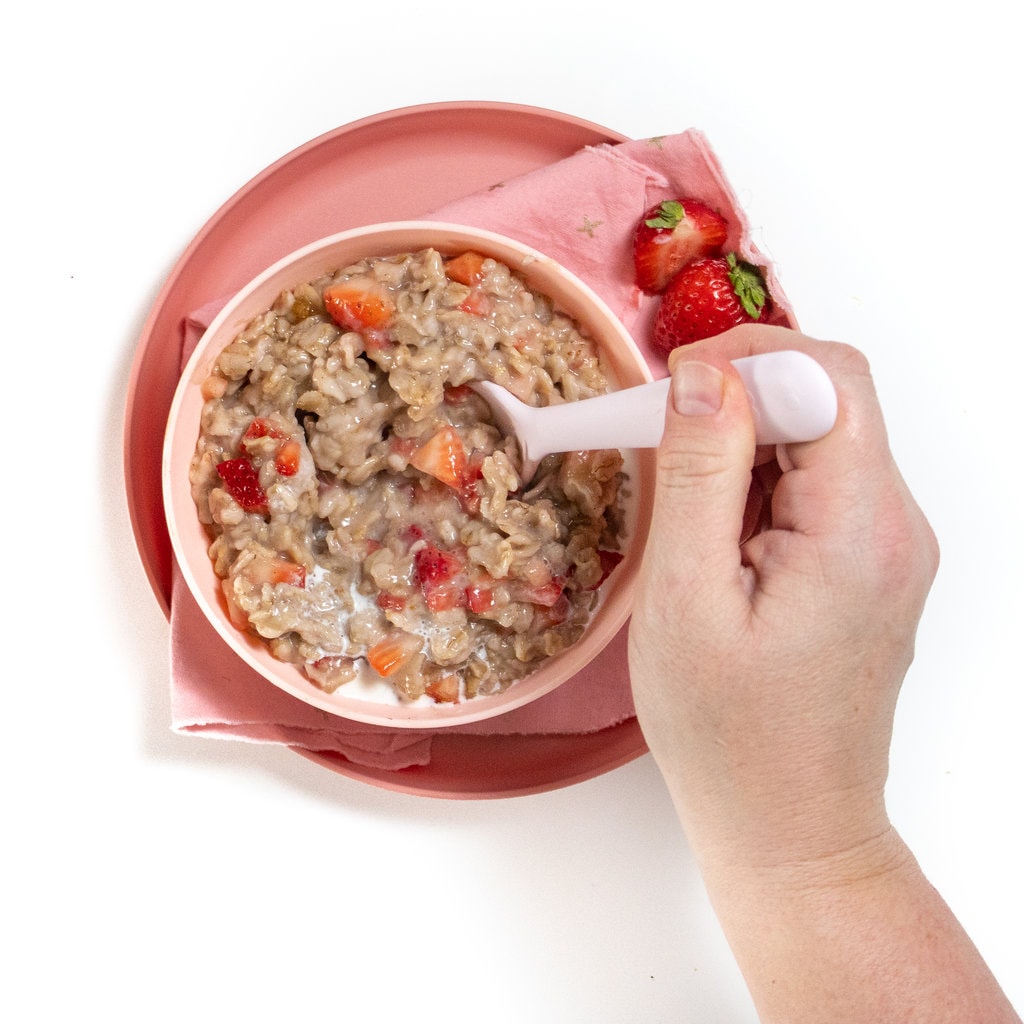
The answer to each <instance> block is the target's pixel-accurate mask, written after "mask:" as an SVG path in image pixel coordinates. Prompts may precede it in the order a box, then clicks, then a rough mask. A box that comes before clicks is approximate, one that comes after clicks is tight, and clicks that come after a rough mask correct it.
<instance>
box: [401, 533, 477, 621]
mask: <svg viewBox="0 0 1024 1024" xmlns="http://www.w3.org/2000/svg"><path fill="white" fill-rule="evenodd" d="M413 560H414V566H415V571H414V576H415V581H416V583H418V584H419V588H420V590H421V591H422V593H423V597H424V600H425V601H426V602H427V607H428V608H429V609H430V610H431V611H432V612H442V611H447V610H448V609H450V608H461V607H464V606H465V605H466V603H467V600H468V598H467V596H466V586H465V582H464V580H463V579H462V576H463V569H464V566H463V563H462V559H461V558H460V557H459V556H458V555H457V554H456V553H455V552H454V551H442V550H441V549H440V548H436V547H433V546H432V545H427V546H426V547H424V548H420V550H419V551H417V552H416V554H415V555H414V556H413Z"/></svg>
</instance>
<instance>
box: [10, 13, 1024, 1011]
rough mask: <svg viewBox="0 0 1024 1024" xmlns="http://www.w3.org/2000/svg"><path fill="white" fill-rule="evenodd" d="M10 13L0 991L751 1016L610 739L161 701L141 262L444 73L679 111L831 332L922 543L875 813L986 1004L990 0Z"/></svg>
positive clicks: (1005, 492)
mask: <svg viewBox="0 0 1024 1024" xmlns="http://www.w3.org/2000/svg"><path fill="white" fill-rule="evenodd" d="M29 6H30V5H19V11H18V12H17V13H13V14H12V13H11V12H8V13H7V14H6V15H5V22H6V24H5V28H4V39H5V41H4V47H3V49H4V58H3V60H2V61H0V85H2V97H3V98H2V101H0V102H2V110H3V139H4V150H3V152H4V158H3V164H4V171H5V173H4V179H3V186H2V188H0V197H2V198H0V203H2V213H3V222H2V247H0V251H2V255H0V260H2V267H3V295H4V300H5V314H6V315H5V317H4V338H3V345H2V351H3V353H4V363H3V367H4V372H3V375H2V378H0V381H2V383H0V387H2V388H3V395H4V405H3V408H4V414H3V426H2V432H0V436H2V438H3V445H2V450H3V462H2V474H3V495H4V500H3V503H2V508H3V511H2V513H0V514H2V516H3V537H4V570H5V571H4V584H5V585H4V597H3V605H2V608H3V626H4V640H5V644H4V647H5V656H4V665H5V667H4V669H3V676H4V695H5V699H4V704H3V722H4V729H3V731H4V736H3V740H2V742H0V758H2V767H3V773H2V780H3V804H2V806H3V822H4V828H3V832H4V836H5V838H4V839H3V841H2V842H3V847H4V852H5V857H4V862H5V864H6V867H5V868H4V874H3V896H2V908H0V931H2V932H3V933H5V936H4V937H5V938H6V939H7V942H6V943H5V945H6V947H7V952H6V953H5V956H4V962H3V975H4V980H3V983H2V985H0V1013H2V1015H3V1016H4V1018H5V1019H9V1020H17V1021H29V1020H31V1021H44V1020H45V1021H53V1020H61V1019H63V1020H71V1019H78V1018H79V1017H80V1016H82V1015H84V1014H85V1013H86V1012H87V1011H88V1010H93V1011H96V1012H97V1014H98V1018H99V1019H104V1020H108V1021H122V1020H132V1021H134V1020H141V1019H147V1020H155V1021H159V1020H191V1021H200V1022H205V1021H221V1020H249V1021H263V1020H285V1019H290V1020H295V1019H315V1020H342V1019H345V1020H351V1019H355V1020H370V1019H373V1020H381V1021H400V1020H403V1019H406V1018H407V1017H409V1018H416V1019H419V1018H421V1017H422V1015H423V1014H425V1013H433V1012H435V1011H436V1012H437V1014H438V1017H439V1019H440V1014H441V1013H442V1012H443V1014H444V1016H445V1018H446V1019H448V1020H453V1021H467V1022H468V1021H479V1020H485V1021H489V1022H506V1021H509V1022H511V1021H523V1020H531V1021H535V1022H537V1024H575V1022H586V1024H619V1022H636V1021H644V1022H662V1021H664V1022H668V1021H672V1022H715V1024H717V1022H725V1021H737V1022H749V1021H753V1020H754V1019H755V1017H754V1014H753V1010H752V1008H751V1005H750V1002H749V999H748V996H747V994H746V990H745V988H744V986H743V982H742V979H741V977H740V976H739V974H738V972H737V970H736V968H735V966H734V965H733V962H732V960H731V958H730V955H729V951H728V949H727V947H726V945H725V943H724V941H723V939H722V937H721V934H720V932H719V930H718V927H717V924H716V922H715V920H714V918H713V916H712V914H711V913H710V910H709V907H708V905H707V902H706V899H705V895H704V892H703V889H702V887H701V883H700V880H699V878H698V876H697V875H696V872H695V870H694V865H693V861H692V859H691V856H690V853H689V851H688V849H687V845H686V842H685V839H684V837H683V836H682V835H681V833H680V830H679V828H678V825H677V823H676V821H675V819H674V817H673V814H672V809H671V807H670V804H669V801H668V799H667V797H666V795H665V792H664V789H663V787H662V783H661V780H660V778H659V776H658V774H657V772H656V769H655V767H654V765H653V763H652V762H651V760H650V758H649V757H647V756H645V757H643V758H641V759H639V760H637V761H635V762H634V763H632V764H630V765H628V766H627V767H625V768H622V769H619V770H617V771H615V772H612V773H610V774H607V775H604V776H602V777H600V778H597V779H595V780H592V781H590V782H586V783H583V784H580V785H577V786H573V787H570V788H566V789H560V790H556V791H554V792H550V793H546V794H542V795H536V796H528V797H522V798H516V799H511V800H499V801H483V802H448V801H439V800H431V799H424V798H418V797H413V796H405V795H397V794H394V793H390V792H385V791H383V790H380V789H377V788H375V787H371V786H369V785H366V784H364V783H361V782H356V781H352V780H349V779H346V778H342V777H340V776H337V775H335V774H333V773H330V772H327V771H326V770H324V769H322V768H320V767H317V766H315V765H313V764H311V763H309V762H307V761H306V760H305V759H302V758H300V757H298V756H296V755H295V754H293V753H290V752H289V751H287V750H282V749H274V748H269V747H267V748H263V747H255V746H251V745H243V744H230V743H224V742H220V741H211V740H200V739H186V738H181V737H177V736H174V735H172V734H171V733H170V731H169V728H168V715H169V709H168V696H167V691H168V656H167V640H168V627H167V624H166V622H165V620H164V617H163V614H162V612H161V610H160V608H159V606H158V604H157V602H156V600H155V598H154V597H153V594H152V592H151V590H150V588H149V584H148V583H147V581H146V578H145V574H144V572H143V569H142V565H141V561H140V559H139V557H138V554H137V551H136V548H135V546H134V541H133V536H132V533H131V529H130V525H129V521H128V514H127V509H126V502H125V497H124V487H123V477H122V471H121V451H122V447H121V446H122V427H123V411H124V399H125V390H126V384H127V380H128V374H129V370H130V365H131V360H132V356H133V352H134V348H135V345H136V343H137V339H138V336H139V332H140V330H141V328H142V325H143V322H144V320H145V317H146V314H147V312H148V310H149V308H150V306H151V304H152V302H153V301H154V299H155V297H156V295H157V292H158V290H159V287H160V285H161V284H162V282H163V279H164V278H165V276H166V274H167V273H168V272H169V271H170V269H171V268H172V266H173V265H174V263H175V261H176V260H177V258H178V256H179V255H180V253H181V252H182V250H183V249H184V248H185V246H186V245H187V244H188V242H189V240H190V239H191V238H192V236H193V235H194V234H195V233H196V231H198V230H199V228H200V227H201V226H202V225H203V224H204V223H205V221H206V220H207V218H208V217H210V216H211V215H212V214H213V213H214V211H215V210H216V209H217V208H218V207H219V206H220V204H221V203H222V202H223V201H225V200H226V199H227V198H228V197H229V196H230V195H232V194H233V193H234V192H235V190H236V189H238V188H239V187H241V186H242V185H244V184H245V183H246V182H247V181H248V180H249V179H250V178H251V177H252V176H253V175H255V174H256V173H258V172H259V171H260V170H262V169H263V168H264V167H265V166H266V165H268V164H269V163H271V162H273V161H275V160H276V159H278V158H279V157H280V156H282V155H284V154H285V153H287V152H289V151H290V150H292V149H293V148H295V147H296V146H298V145H300V144H302V143H304V142H306V141H307V140H309V139H311V138H314V137H316V136H318V135H320V134H322V133H324V132H326V131H329V130H331V129H333V128H335V127H337V126H339V125H342V124H346V123H348V122H350V121H353V120H356V119H358V118H361V117H364V116H367V115H370V114H374V113H377V112H379V111H384V110H390V109H393V108H397V107H403V106H408V105H415V104H421V103H428V102H435V101H446V100H473V99H475V100H497V101H504V102H512V103H522V104H531V105H536V106H541V107H546V108H549V109H553V110H560V111H564V112H567V113H571V114H575V115H577V116H580V117H584V118H587V119H590V120H592V121H595V122H597V123H599V124H602V125H605V126H607V127H609V128H611V129H614V130H616V131H620V132H623V133H626V134H628V135H630V136H633V137H641V136H647V135H657V134H667V133H672V132H676V131H681V130H683V129H685V128H687V127H690V126H696V127H698V128H701V129H702V130H703V131H704V132H705V133H706V134H707V135H708V137H709V138H710V141H711V142H712V144H713V146H714V147H715V149H716V151H717V152H718V155H719V157H720V158H721V160H722V162H723V164H724V167H725V169H726V172H727V174H728V176H729V178H730V180H731V181H732V183H733V185H734V186H735V188H736V190H737V192H738V194H739V196H740V199H741V201H742V203H743V204H744V206H745V208H746V209H747V212H748V214H749V216H750V219H751V222H752V224H753V225H754V226H755V229H756V231H755V237H756V239H757V241H758V242H759V244H760V245H761V246H762V248H763V249H764V250H766V251H767V253H768V254H769V255H770V256H771V257H772V258H773V259H774V260H775V261H776V264H777V268H778V272H779V275H780V277H781V280H782V282H783V284H784V286H785V288H786V291H787V293H788V294H789V297H790V299H791V300H792V301H793V303H794V305H795V307H796V310H797V313H798V315H799V317H800V321H801V324H802V326H803V328H804V329H805V330H806V331H807V332H808V333H810V334H815V335H818V336H820V337H828V338H837V339H842V340H844V341H849V342H852V343H854V344H856V345H858V346H860V347H861V348H862V349H864V350H865V351H866V352H867V354H868V355H869V357H870V359H871V362H872V365H873V368H874V372H875V375H876V379H877V384H878V387H879V391H880V393H881V397H882V400H883V403H884V406H885V409H886V413H887V420H888V423H889V427H890V431H891V440H892V444H893V447H894V449H895V451H896V454H897V457H898V460H899V462H900V464H901V466H902V468H903V470H904V472H905V475H906V476H907V478H908V480H909V482H910V485H911V487H912V489H913V490H914V492H915V494H916V496H917V497H918V499H919V501H920V502H921V504H922V505H923V506H924V508H925V509H926V511H927V513H928V514H929V516H930V518H931V520H932V523H933V525H934V527H935V529H936V531H937V533H938V535H939V538H940V541H941V543H942V549H943V564H942V568H941V570H940V574H939V578H938V580H937V582H936V585H935V588H934V591H933V593H932V596H931V600H930V602H929V605H928V607H927V610H926V613H925V617H924V620H923V623H922V626H921V631H920V637H919V645H918V657H917V660H916V662H915V664H914V666H913V667H912V669H911V671H910V674H909V676H908V678H907V681H906V685H905V689H904V693H903V696H902V701H901V704H900V707H899V712H898V719H897V727H896V735H895V741H894V747H893V757H892V777H891V785H890V806H891V812H892V815H893V817H894V819H895V822H896V824H897V826H898V827H899V828H900V830H901V831H902V832H903V834H904V835H905V836H906V838H907V839H908V840H909V842H910V843H911V845H912V846H913V848H914V849H915V851H916V852H917V854H918V856H919V858H920V860H921V861H922V863H923V865H924V868H925V870H926V871H927V873H928V875H929V876H930V878H931V879H932V880H933V881H934V882H935V884H936V885H937V886H938V887H939V888H940V889H941V890H942V892H943V893H944V895H945V896H946V898H947V899H948V901H949V902H950V903H951V905H952V906H953V908H954V909H955V911H956V912H957V914H958V915H959V916H960V918H961V920H962V921H963V922H964V924H965V925H966V927H967V928H968V930H969V931H970V933H971V934H972V936H973V937H974V939H975V941H976V942H977V943H978V945H979V947H980V948H981V950H982V952H983V953H984V955H985V956H986V958H987V959H988V961H989V962H990V964H991V965H992V967H993V969H994V971H995V972H996V974H997V976H998V977H999V978H1000V980H1001V981H1002V983H1003V985H1004V987H1005V988H1006V989H1007V991H1008V993H1009V994H1010V996H1011V999H1012V1000H1013V1001H1014V1003H1015V1005H1016V1006H1017V1007H1018V1008H1024V945H1022V942H1021V939H1020V935H1021V918H1022V916H1024V885H1022V882H1021V876H1020V865H1021V863H1022V862H1024V842H1022V839H1021V831H1020V829H1019V820H1018V819H1019V818H1020V808H1021V803H1022V790H1024V751H1022V743H1021V731H1022V728H1024V724H1022V719H1024V714H1022V712H1024V688H1022V682H1024V679H1022V676H1024V672H1022V668H1021V657H1020V655H1021V646H1020V636H1021V631H1022V627H1024V616H1022V611H1024V599H1022V597H1021V582H1020V581H1021V578H1022V575H1024V574H1022V569H1024V566H1022V557H1021V538H1020V532H1021V508H1022V505H1021V500H1020V491H1021V488H1020V479H1021V445H1020V440H1019V438H1020V435H1021V424H1020V393H1021V378H1022V371H1024V358H1022V354H1021V353H1022V345H1021V342H1022V338H1021V335H1022V329H1021V306H1022V301H1021V299H1022V296H1021V285H1020V276H1019V274H1018V272H1017V266H1018V244H1019V243H1018V240H1019V238H1020V237H1021V234H1022V230H1024V218H1022V201H1021V186H1020V182H1021V170H1022V168H1021V164H1020V159H1019V156H1018V142H1019V136H1020V100H1021V96H1022V88H1021V85H1022V82H1021V75H1020V72H1019V71H1018V70H1014V69H1015V68H1019V60H1018V53H1017V50H1016V41H1015V36H1014V33H1013V32H1012V31H1011V30H1010V27H1009V26H1007V25H1004V24H1003V21H1002V18H1001V15H1000V13H999V12H1000V11H1005V10H1006V5H1005V4H1004V3H1002V2H1001V0H1000V2H997V0H976V2H974V3H972V4H970V5H968V6H966V7H964V8H962V9H960V10H962V11H963V13H958V14H957V15H956V16H955V17H954V16H953V15H950V14H945V13H942V12H943V11H944V10H947V9H948V6H947V5H932V4H925V3H911V2H908V3H903V4H896V3H892V2H887V3H877V2H873V0H866V2H862V3H860V4H857V5H851V6H850V7H849V9H848V10H849V13H846V11H847V9H846V8H836V7H834V6H830V5H811V4H809V3H801V2H788V0H780V2H776V3H773V4H770V5H762V4H754V3H747V2H745V0H735V2H733V3H732V4H729V5H725V4H702V5H692V6H693V9H692V10H691V9H690V7H691V5H689V4H678V5H675V7H674V10H675V13H674V14H672V15H671V16H670V15H669V14H668V13H667V9H666V12H665V13H662V14H657V15H655V14H653V13H650V12H649V11H648V10H647V9H646V8H645V7H643V6H642V5H623V7H622V8H621V10H619V11H617V12H616V11H614V10H613V9H612V7H611V5H600V4H599V5H595V4H592V3H572V2H562V3H552V2H551V0H545V2H543V3H539V2H534V0H518V2H517V3H514V4H510V5H505V7H504V8H503V7H502V5H482V4H479V3H465V2H461V0H449V2H448V3H445V4H441V5H429V4H423V3H415V4H414V3H409V2H406V0H391V2H390V3H388V4H386V5H372V4H369V5H368V4H353V3H347V2H341V3H335V4H333V5H314V6H312V7H310V6H306V5H300V4H290V5H289V4H268V3H264V2H262V0H248V2H247V3H233V2H232V3H217V2H216V0H206V2H204V3H195V2H193V0H179V2H177V3H174V4H168V5H165V6H162V7H153V6H146V5H142V6H139V5H129V4H127V3H125V4H122V5H118V4H115V3H111V2H103V0H99V2H97V3H93V4H70V3H67V2H63V3H61V2H57V3H53V4H50V5H45V6H42V7H39V6H37V7H34V8H31V9H32V10H33V12H35V13H33V14H32V15H29V14H27V13H24V12H25V11H26V10H28V9H29ZM5 1002H7V1003H9V1004H10V1006H11V1007H18V1009H17V1010H12V1011H11V1012H7V1011H5V1010H4V1009H3V1008H2V1003H5ZM430 1019H432V1017H431V1018H430Z"/></svg>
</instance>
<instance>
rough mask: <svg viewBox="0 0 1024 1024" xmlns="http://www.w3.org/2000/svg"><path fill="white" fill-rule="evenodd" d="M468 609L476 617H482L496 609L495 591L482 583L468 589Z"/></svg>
mask: <svg viewBox="0 0 1024 1024" xmlns="http://www.w3.org/2000/svg"><path fill="white" fill-rule="evenodd" d="M466 607H468V608H469V610H470V611H471V612H473V614H474V615H481V614H483V612H488V611H490V610H491V609H492V608H493V607H494V591H493V590H492V589H491V588H490V587H485V586H484V585H483V584H481V583H474V584H472V586H469V587H466Z"/></svg>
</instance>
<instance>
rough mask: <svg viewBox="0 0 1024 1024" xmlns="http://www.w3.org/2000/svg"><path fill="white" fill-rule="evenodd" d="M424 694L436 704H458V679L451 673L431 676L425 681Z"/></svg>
mask: <svg viewBox="0 0 1024 1024" xmlns="http://www.w3.org/2000/svg"><path fill="white" fill-rule="evenodd" d="M426 693H427V695H428V696H430V697H432V698H433V699H434V700H435V701H436V702H437V703H438V704H457V703H458V702H459V677H458V676H457V675H455V673H453V672H446V673H445V674H444V675H439V676H433V677H432V678H431V679H429V680H428V681H427V685H426Z"/></svg>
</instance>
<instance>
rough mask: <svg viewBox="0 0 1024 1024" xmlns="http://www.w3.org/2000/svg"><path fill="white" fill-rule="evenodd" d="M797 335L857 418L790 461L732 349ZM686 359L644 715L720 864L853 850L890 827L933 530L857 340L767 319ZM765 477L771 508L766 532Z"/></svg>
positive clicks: (650, 618)
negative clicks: (888, 786) (761, 431)
mask: <svg viewBox="0 0 1024 1024" xmlns="http://www.w3.org/2000/svg"><path fill="white" fill-rule="evenodd" d="M780 348H795V349H799V350H800V351H803V352H806V353H807V354H809V355H811V356H812V357H814V358H815V359H817V360H818V361H819V362H820V363H821V364H822V366H824V368H825V369H826V370H827V371H828V373H829V375H830V377H831V378H832V381H833V383H834V384H835V387H836V390H837V393H838V395H839V414H838V419H837V423H836V426H835V427H834V429H833V430H832V432H831V433H830V434H829V435H828V436H826V437H825V438H823V439H821V440H818V441H814V442H809V443H805V444H798V445H789V446H786V447H780V449H779V451H778V458H777V461H776V460H775V459H774V458H772V457H771V456H772V455H773V454H774V453H772V452H768V453H766V452H762V451H757V450H755V447H754V440H753V423H752V419H751V413H750V408H749V404H748V402H747V399H746V394H745V392H744V390H743V386H742V383H741V381H740V380H739V378H738V376H737V375H736V372H735V370H733V369H732V367H731V366H730V362H729V361H730V360H731V359H735V358H738V357H741V356H746V355H751V354H754V353H756V352H762V351H766V350H770V349H780ZM670 367H671V368H672V370H673V395H674V396H677V397H676V398H675V401H676V405H675V406H674V407H673V403H672V401H670V402H669V410H668V413H667V424H666V431H665V436H664V440H663V442H662V445H661V448H660V450H659V455H658V460H659V463H658V486H657V493H656V499H655V509H654V514H653V520H652V524H651V533H650V536H649V539H648V542H647V547H646V551H645V556H644V564H643V569H642V571H641V577H640V582H639V586H638V592H637V595H636V600H635V605H634V611H633V617H632V622H631V626H630V634H629V639H630V671H631V677H632V683H633V689H634V698H635V701H636V708H637V714H638V717H639V720H640V724H641V726H642V728H643V731H644V735H645V737H646V739H647V742H648V745H649V747H650V749H651V752H652V754H653V756H654V758H655V759H656V761H657V763H658V765H659V767H660V769H661V771H662V772H663V774H664V776H665V778H666V781H667V783H668V786H669V789H670V791H671V793H672V796H673V799H674V801H675V803H676V806H677V809H678V811H679V814H680V817H681V820H682V822H683V824H684V827H685V828H686V830H687V832H688V834H689V836H690V839H691V842H692V843H693V845H694V848H695V850H696V851H697V853H698V856H700V857H702V858H703V859H704V860H708V859H710V858H725V859H732V860H746V861H748V862H750V863H760V864H764V865H768V866H771V865H778V864H785V863H807V862H812V861H817V860H824V859H827V858H830V857H833V856H837V855H839V856H841V855H843V854H845V853H846V852H847V851H851V850H855V849H857V848H858V847H860V846H861V845H865V844H870V843H871V842H872V840H874V839H876V838H877V837H879V836H881V835H883V834H884V833H886V832H887V830H888V819H887V816H886V812H885V806H884V798H883V790H884V785H885V780H886V776H887V771H888V751H889V743H890V739H891V733H892V721H893V714H894V710H895V703H896V698H897V694H898V691H899V688H900V685H901V682H902V679H903V676H904V674H905V672H906V670H907V667H908V666H909V664H910V662H911V659H912V656H913V647H914V636H915V631H916V627H917V622H918V619H919V617H920V614H921V611H922V608H923V604H924V600H925V597H926V595H927V593H928V590H929V588H930V586H931V582H932V579H933V577H934V574H935V571H936V568H937V562H938V550H937V546H936V543H935V539H934V536H933V534H932V532H931V529H930V528H929V526H928V524H927V522H926V521H925V518H924V516H923V515H922V513H921V511H920V510H919V508H918V507H917V505H916V504H915V502H914V500H913V498H912V497H911V495H910V493H909V491H908V489H907V487H906V485H905V483H904V481H903V479H902V477H901V476H900V473H899V471H898V469H897V467H896V465H895V463H894V461H893V458H892V455H891V453H890V450H889V446H888V441H887V437H886V433H885V428H884V424H883V421H882V415H881V411H880V409H879V406H878V402H877V398H876V395H875V390H874V386H873V384H872V381H871V377H870V373H869V370H868V365H867V362H866V360H865V359H864V358H863V356H862V355H861V354H860V353H858V352H856V351H855V350H854V349H851V348H849V347H848V346H845V345H840V344H836V343H830V342H818V341H814V340H812V339H810V338H807V337H805V336H803V335H800V334H798V333H796V332H794V331H790V330H787V329H784V328H771V327H759V326H752V327H743V328H737V329H735V330H733V331H730V332H729V333H728V334H725V335H722V336H720V337H718V338H715V339H713V340H711V341H708V342H702V343H699V344H696V345H691V346H687V347H685V348H682V349H677V350H676V351H675V352H674V353H673V355H672V360H671V362H670ZM709 367H711V369H709ZM719 401H720V407H719V408H717V410H716V409H715V406H718V405H719ZM752 471H753V473H754V477H755V479H756V480H757V481H759V482H761V483H764V484H766V488H765V490H766V493H767V497H768V501H769V502H770V505H769V506H768V507H769V508H770V522H769V521H768V517H767V516H765V517H762V518H761V521H760V524H759V525H758V526H756V525H755V523H757V520H758V516H757V515H756V504H757V503H756V502H754V503H753V510H754V512H755V514H754V515H751V514H750V512H751V509H750V508H748V500H747V499H748V493H749V492H750V491H751V479H752ZM757 490H758V488H756V487H755V489H754V493H756V492H757ZM745 509H746V510H747V515H746V524H745V525H744V519H745ZM752 531H753V532H752ZM741 537H743V538H745V539H743V540H742V542H741Z"/></svg>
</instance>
